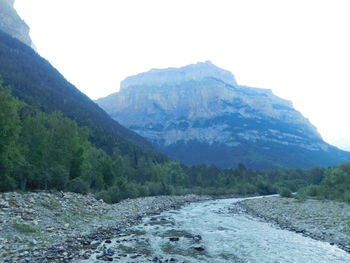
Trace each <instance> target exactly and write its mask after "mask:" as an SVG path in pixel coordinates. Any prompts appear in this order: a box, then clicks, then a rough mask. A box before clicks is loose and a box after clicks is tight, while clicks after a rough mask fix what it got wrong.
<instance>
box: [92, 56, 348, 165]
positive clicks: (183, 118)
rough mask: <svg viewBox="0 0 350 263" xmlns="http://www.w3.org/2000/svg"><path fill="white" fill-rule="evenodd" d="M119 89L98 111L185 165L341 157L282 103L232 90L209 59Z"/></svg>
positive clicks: (266, 94)
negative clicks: (101, 109)
mask: <svg viewBox="0 0 350 263" xmlns="http://www.w3.org/2000/svg"><path fill="white" fill-rule="evenodd" d="M121 86H122V88H121V90H120V91H119V92H117V93H114V94H111V95H110V96H107V97H105V98H101V99H99V100H97V103H98V104H99V106H100V107H101V108H103V109H104V110H105V111H106V112H107V113H108V114H110V116H111V117H112V118H114V119H115V120H117V121H118V122H120V123H121V124H123V125H124V126H126V127H128V128H130V129H132V130H133V131H135V132H137V133H138V134H140V135H142V136H143V137H145V138H147V139H148V140H150V141H151V142H153V143H155V144H157V145H158V146H159V147H160V149H162V150H163V151H164V152H165V153H166V154H168V155H169V156H170V157H173V158H174V159H177V160H179V161H181V162H183V163H186V164H215V165H217V166H219V167H223V168H227V167H235V166H236V165H237V164H238V163H239V162H241V163H244V164H245V165H247V166H248V167H251V168H277V167H311V166H319V165H329V164H336V163H337V162H338V161H339V160H346V158H345V156H349V155H346V154H343V153H342V152H341V151H339V150H338V149H336V148H335V147H332V146H331V145H328V144H327V143H325V142H324V141H323V140H322V138H321V136H320V135H319V133H318V132H317V129H316V128H315V127H314V126H313V125H312V124H311V123H310V122H309V120H308V119H306V118H305V117H304V116H303V115H302V114H301V113H300V112H298V111H297V110H295V109H294V108H293V104H292V103H291V102H290V101H288V100H285V99H282V98H280V97H278V96H276V95H274V94H273V92H272V91H271V90H268V89H259V88H252V87H246V86H240V85H238V84H237V83H236V81H235V79H234V76H233V74H232V73H231V72H229V71H227V70H224V69H221V68H219V67H217V66H215V65H214V64H213V63H211V62H210V61H206V62H200V63H196V64H191V65H188V66H185V67H181V68H166V69H152V70H150V71H148V72H145V73H141V74H138V75H135V76H131V77H128V78H126V79H125V80H124V81H123V82H122V84H121ZM332 154H333V155H334V156H337V157H332ZM328 160H329V161H328ZM322 162H323V163H322Z"/></svg>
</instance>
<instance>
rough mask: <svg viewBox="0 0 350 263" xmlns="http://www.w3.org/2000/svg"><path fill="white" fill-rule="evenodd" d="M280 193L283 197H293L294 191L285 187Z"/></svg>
mask: <svg viewBox="0 0 350 263" xmlns="http://www.w3.org/2000/svg"><path fill="white" fill-rule="evenodd" d="M279 194H280V196H281V197H288V198H289V197H292V191H291V190H290V189H288V188H287V187H283V188H282V189H281V190H280V191H279Z"/></svg>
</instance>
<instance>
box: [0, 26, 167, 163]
mask: <svg viewBox="0 0 350 263" xmlns="http://www.w3.org/2000/svg"><path fill="white" fill-rule="evenodd" d="M0 58H1V59H0V78H1V79H2V80H3V81H4V85H8V86H11V87H12V93H13V95H14V96H16V97H18V98H19V99H20V100H22V101H24V102H25V103H28V104H29V105H33V106H37V107H38V108H40V110H42V111H44V112H52V111H60V112H62V113H63V114H64V116H66V117H68V118H70V119H72V120H75V121H77V123H78V124H79V126H87V127H89V128H90V130H91V135H90V139H91V141H92V143H93V144H94V145H95V146H97V147H99V148H102V149H103V150H105V151H106V152H108V153H112V151H113V149H114V148H118V149H119V151H121V152H122V153H123V154H130V155H134V154H141V155H142V154H146V153H147V154H151V155H153V157H154V158H156V159H160V160H161V159H164V158H165V157H164V156H162V155H161V154H159V153H158V152H157V150H156V149H155V148H154V147H153V146H152V145H151V144H150V143H149V142H147V141H146V140H145V139H144V138H142V137H141V136H139V135H137V134H136V133H134V132H132V131H130V130H128V129H126V128H124V127H123V126H121V125H120V124H119V123H118V122H117V121H115V120H113V119H112V118H111V117H109V116H108V114H106V113H105V112H104V111H103V110H102V109H101V108H100V107H99V106H98V105H97V104H95V103H94V102H93V101H92V100H90V99H89V98H88V97H87V96H86V95H84V94H83V93H81V92H80V91H79V90H78V89H77V88H75V87H74V86H73V85H72V84H71V83H69V82H68V81H67V80H66V79H65V78H64V77H63V76H62V75H61V74H60V73H59V72H58V71H57V70H56V69H55V68H54V67H53V66H52V65H50V63H49V62H48V61H46V60H45V59H44V58H42V57H40V56H39V55H38V54H37V53H36V52H35V51H34V50H33V49H31V48H30V47H28V46H27V45H25V44H23V43H22V42H20V41H18V40H17V39H15V38H13V37H11V36H9V35H8V34H6V33H4V32H1V31H0Z"/></svg>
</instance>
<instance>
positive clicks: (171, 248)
mask: <svg viewBox="0 0 350 263" xmlns="http://www.w3.org/2000/svg"><path fill="white" fill-rule="evenodd" d="M240 200H242V199H238V198H234V199H222V200H214V201H205V202H201V203H192V204H189V205H187V206H185V207H183V208H181V209H179V210H173V211H168V212H164V213H162V214H160V215H158V216H152V217H149V218H145V219H144V220H143V222H142V223H141V224H140V225H137V226H134V227H132V228H131V229H128V230H127V231H125V234H123V235H120V236H118V237H116V238H114V239H112V240H109V241H108V243H103V244H101V245H100V246H99V247H98V248H97V250H96V251H95V252H94V254H93V255H92V256H91V257H90V259H89V260H84V261H80V262H82V263H83V262H86V263H88V262H89V263H91V262H105V261H107V260H110V261H111V260H112V259H113V261H115V262H188V263H189V262H213V263H216V262H217V263H225V262H230V263H235V262H247V263H248V262H256V263H264V262H266V263H277V262H279V263H288V262H293V263H299V262H300V263H304V262H305V263H313V262H315V263H316V262H317V263H337V262H342V263H350V254H348V253H346V252H345V251H343V250H341V249H339V248H337V247H336V246H331V245H330V244H328V243H325V242H321V241H316V240H313V239H311V238H308V237H304V236H302V235H301V234H297V233H294V232H290V231H287V230H282V229H279V228H278V227H276V226H273V225H271V224H269V223H266V222H262V221H261V220H259V219H255V218H253V217H251V216H249V215H246V214H244V213H234V212H232V211H231V210H230V207H231V208H232V207H233V203H235V202H237V201H240Z"/></svg>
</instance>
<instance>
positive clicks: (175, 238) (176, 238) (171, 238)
mask: <svg viewBox="0 0 350 263" xmlns="http://www.w3.org/2000/svg"><path fill="white" fill-rule="evenodd" d="M169 240H170V241H179V240H180V238H178V237H170V238H169Z"/></svg>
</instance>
